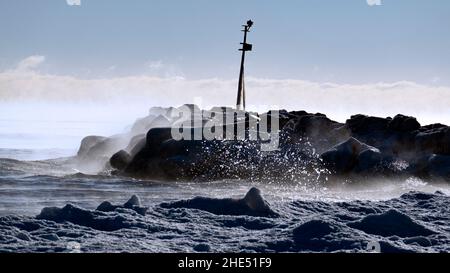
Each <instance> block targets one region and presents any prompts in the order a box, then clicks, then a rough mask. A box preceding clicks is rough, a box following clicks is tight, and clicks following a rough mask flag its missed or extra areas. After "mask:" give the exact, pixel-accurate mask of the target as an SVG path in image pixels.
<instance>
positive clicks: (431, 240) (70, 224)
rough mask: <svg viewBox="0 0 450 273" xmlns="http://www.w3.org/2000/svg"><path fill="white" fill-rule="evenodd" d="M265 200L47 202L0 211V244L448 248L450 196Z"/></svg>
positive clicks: (3, 247)
mask: <svg viewBox="0 0 450 273" xmlns="http://www.w3.org/2000/svg"><path fill="white" fill-rule="evenodd" d="M271 206H272V207H273V208H275V209H276V211H277V212H278V213H279V214H277V213H276V212H275V210H273V209H272V208H271V207H269V205H268V203H267V202H266V201H264V199H263V198H262V196H261V193H260V192H259V190H258V189H256V188H252V189H250V191H249V192H248V193H247V194H246V196H245V197H244V198H242V199H231V198H227V199H214V198H205V197H197V198H194V199H190V200H180V201H175V202H172V203H161V204H160V203H153V204H152V206H151V207H150V208H149V209H148V210H147V209H146V208H144V207H142V205H141V202H140V201H139V198H138V197H137V196H133V197H132V198H131V199H130V200H129V201H128V202H126V203H125V204H123V205H114V204H111V203H110V202H106V201H105V202H103V203H102V204H101V205H100V206H99V207H98V208H97V209H96V210H88V209H83V208H79V207H77V206H74V205H70V204H69V205H66V206H64V207H62V208H56V207H48V208H44V209H43V210H42V212H41V213H40V214H39V215H38V216H37V217H28V216H17V215H9V216H3V217H0V251H2V252H8V251H11V252H71V251H73V250H74V249H75V250H76V251H80V252H193V251H196V252H233V253H235V252H249V253H253V252H368V251H379V252H449V251H450V198H449V197H448V196H447V195H445V194H443V193H440V192H437V193H435V194H432V193H422V192H410V193H407V194H404V195H402V196H401V197H399V198H394V199H391V200H386V201H376V202H375V201H364V200H357V201H350V202H337V203H336V202H322V201H305V200H297V201H279V202H277V201H274V202H273V203H272V204H271ZM144 214H145V215H144ZM255 216H263V217H255ZM277 216H279V217H277ZM74 247H75V248H74Z"/></svg>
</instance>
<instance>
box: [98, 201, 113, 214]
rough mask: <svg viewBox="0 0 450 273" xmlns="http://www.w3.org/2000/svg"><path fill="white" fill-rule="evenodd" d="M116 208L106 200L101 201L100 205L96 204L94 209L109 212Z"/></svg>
mask: <svg viewBox="0 0 450 273" xmlns="http://www.w3.org/2000/svg"><path fill="white" fill-rule="evenodd" d="M116 208H117V206H114V205H113V204H111V203H110V202H108V201H103V202H102V203H101V204H100V205H98V207H97V208H96V210H98V211H104V212H110V211H114V210H115V209H116Z"/></svg>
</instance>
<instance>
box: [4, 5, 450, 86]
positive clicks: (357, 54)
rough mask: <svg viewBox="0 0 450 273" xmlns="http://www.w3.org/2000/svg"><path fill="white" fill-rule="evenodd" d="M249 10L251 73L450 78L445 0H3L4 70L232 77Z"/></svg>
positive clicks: (449, 12) (424, 80) (430, 81)
mask: <svg viewBox="0 0 450 273" xmlns="http://www.w3.org/2000/svg"><path fill="white" fill-rule="evenodd" d="M369 4H370V5H369ZM379 4H381V5H379ZM250 18H251V19H252V20H253V21H254V22H255V24H254V27H253V29H252V32H251V33H250V34H249V41H250V42H251V43H253V44H254V51H253V52H251V54H250V55H249V57H248V59H247V61H248V63H247V67H246V69H247V74H248V75H250V76H253V77H256V78H270V79H300V80H308V81H315V82H334V83H349V84H363V83H377V82H395V81H412V82H416V83H419V84H426V85H440V86H449V85H450V27H449V26H450V1H448V0H432V1H428V0H427V1H425V0H383V1H378V0H368V1H366V0H345V1H334V0H333V1H332V0H328V1H326V0H321V1H317V0H314V1H300V0H292V1H265V0H246V1H242V0H227V1H211V0H191V1H187V0H177V1H176V0H160V1H150V0H141V1H138V0H133V1H125V0H81V1H79V0H78V1H77V0H39V1H35V0H28V1H27V0H11V1H7V0H0V40H1V42H0V71H5V70H8V69H11V68H14V67H17V64H18V63H19V62H20V61H21V60H24V59H25V58H27V57H29V56H38V57H37V58H45V62H43V60H42V59H41V60H35V61H36V65H37V64H40V66H39V69H40V71H41V72H43V73H49V74H54V75H71V76H74V77H79V78H85V79H91V78H97V77H101V78H105V77H106V78H107V77H121V76H129V75H137V74H138V75H155V76H159V77H174V76H176V77H183V78H186V79H193V80H195V79H206V78H220V79H235V78H236V77H237V74H238V66H239V60H240V56H239V52H238V51H237V49H238V47H239V42H240V41H241V38H242V33H241V32H240V25H241V24H242V23H244V22H245V21H246V20H247V19H250ZM39 56H41V57H39ZM23 65H25V66H26V65H29V64H23ZM31 65H33V64H31Z"/></svg>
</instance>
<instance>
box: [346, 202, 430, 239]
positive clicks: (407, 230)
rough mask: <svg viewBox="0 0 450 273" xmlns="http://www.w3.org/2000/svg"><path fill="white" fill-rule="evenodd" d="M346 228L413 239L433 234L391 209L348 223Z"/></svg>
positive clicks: (406, 216)
mask: <svg viewBox="0 0 450 273" xmlns="http://www.w3.org/2000/svg"><path fill="white" fill-rule="evenodd" d="M348 226H350V227H352V228H356V229H359V230H362V231H364V232H366V233H369V234H376V235H381V236H385V237H386V236H393V235H396V236H399V237H414V236H427V235H431V234H434V233H435V232H434V231H432V230H430V229H428V228H427V227H425V226H423V225H422V224H420V223H418V222H417V221H415V220H413V219H411V218H410V217H409V216H408V215H406V214H404V213H402V212H400V211H398V210H395V209H391V210H388V211H386V212H384V213H381V214H372V215H368V216H365V217H364V218H363V219H361V220H360V221H355V222H351V223H348Z"/></svg>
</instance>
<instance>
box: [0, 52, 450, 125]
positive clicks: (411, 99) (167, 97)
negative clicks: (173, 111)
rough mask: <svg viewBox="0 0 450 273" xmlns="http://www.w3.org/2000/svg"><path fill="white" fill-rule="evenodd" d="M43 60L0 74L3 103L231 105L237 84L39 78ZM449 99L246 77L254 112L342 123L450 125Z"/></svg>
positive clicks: (400, 86)
mask: <svg viewBox="0 0 450 273" xmlns="http://www.w3.org/2000/svg"><path fill="white" fill-rule="evenodd" d="M44 60H45V58H44V57H43V56H31V57H28V58H26V59H25V60H23V61H21V62H20V63H19V66H18V67H21V68H25V69H13V70H7V71H3V72H0V103H8V102H15V103H25V102H35V101H41V102H45V103H52V102H53V103H55V104H61V103H62V104H64V103H81V104H98V105H100V104H101V105H106V104H111V105H123V106H126V107H129V108H137V107H141V108H142V109H147V108H149V107H151V106H158V105H161V106H177V105H181V104H183V103H192V102H194V98H196V97H197V98H201V99H202V101H203V105H202V106H203V107H205V108H207V107H210V106H213V105H229V106H232V105H233V104H234V102H235V96H236V89H237V81H236V80H235V79H233V80H224V79H214V78H212V79H203V80H188V79H184V78H181V77H157V76H148V75H132V76H126V77H109V78H94V79H84V78H79V77H74V76H67V75H53V74H45V73H41V72H39V71H38V69H36V67H37V66H38V65H39V64H40V63H42V62H43V61H44ZM31 68H34V70H31ZM449 94H450V87H446V86H439V85H421V84H417V83H414V82H407V81H399V82H393V83H374V84H360V85H353V84H337V83H318V82H311V81H304V80H293V79H285V80H278V79H262V78H252V77H247V78H246V95H247V105H248V106H249V107H250V109H251V110H257V111H264V110H267V109H268V108H270V107H271V105H278V106H279V107H280V108H285V109H288V110H294V109H299V110H300V109H302V110H307V111H310V112H322V113H325V114H327V115H328V116H330V117H332V118H334V119H337V120H340V121H344V120H345V119H346V118H348V117H349V116H350V115H352V114H356V113H364V114H370V115H377V116H393V115H395V114H398V113H402V114H406V115H412V116H416V117H417V118H418V120H419V121H420V122H421V123H432V122H442V123H447V124H450V95H449ZM0 111H1V107H0ZM0 116H1V113H0Z"/></svg>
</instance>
